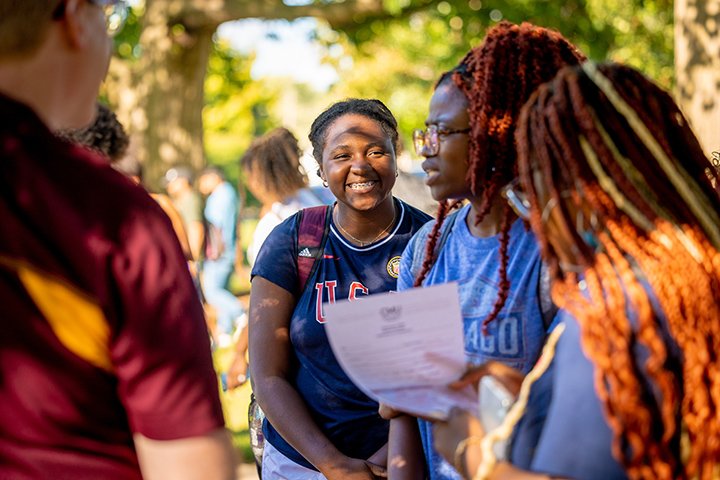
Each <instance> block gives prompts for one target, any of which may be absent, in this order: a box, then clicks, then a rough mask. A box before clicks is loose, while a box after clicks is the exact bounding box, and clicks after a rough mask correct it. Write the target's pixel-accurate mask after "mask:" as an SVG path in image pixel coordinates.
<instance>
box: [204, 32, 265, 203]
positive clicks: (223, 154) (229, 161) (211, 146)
mask: <svg viewBox="0 0 720 480" xmlns="http://www.w3.org/2000/svg"><path fill="white" fill-rule="evenodd" d="M253 60H254V59H253V57H246V56H243V55H241V54H240V53H238V52H236V51H234V50H232V49H231V48H230V47H229V46H228V45H227V44H226V43H225V42H221V41H216V42H215V43H214V48H213V52H212V55H211V56H210V60H209V62H208V69H207V74H206V78H205V107H204V109H203V123H204V126H205V150H206V154H207V158H208V162H209V163H210V164H212V165H218V166H221V167H223V168H224V169H225V171H226V173H227V175H228V177H229V178H230V179H231V181H233V182H234V183H235V184H236V185H237V184H238V180H239V177H240V172H239V168H238V160H239V158H240V156H241V155H242V153H243V152H244V151H245V149H246V148H247V147H248V145H249V144H250V142H251V141H252V139H253V138H254V137H255V136H257V135H261V134H263V133H265V132H266V131H268V130H269V129H271V128H273V127H274V126H276V124H277V121H276V120H275V119H274V118H273V116H272V114H271V113H270V112H271V109H272V106H273V103H274V101H275V99H276V98H277V96H278V92H277V90H276V89H274V88H269V87H268V85H265V84H264V83H263V82H259V81H256V80H253V79H252V77H251V76H250V69H251V67H252V62H253ZM250 203H251V204H253V203H254V200H253V199H250Z"/></svg>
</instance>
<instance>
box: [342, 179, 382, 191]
mask: <svg viewBox="0 0 720 480" xmlns="http://www.w3.org/2000/svg"><path fill="white" fill-rule="evenodd" d="M376 183H377V181H375V180H370V181H367V182H354V183H348V185H347V186H348V188H350V189H351V190H363V189H366V188H370V187H372V186H373V185H375V184H376Z"/></svg>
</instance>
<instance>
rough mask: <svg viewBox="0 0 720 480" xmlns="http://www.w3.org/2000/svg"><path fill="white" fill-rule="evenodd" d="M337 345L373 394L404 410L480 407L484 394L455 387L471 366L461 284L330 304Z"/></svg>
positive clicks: (329, 324)
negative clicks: (479, 396) (468, 364)
mask: <svg viewBox="0 0 720 480" xmlns="http://www.w3.org/2000/svg"><path fill="white" fill-rule="evenodd" d="M324 309H325V314H326V318H327V321H326V323H325V331H326V332H327V336H328V339H329V340H330V346H331V347H332V349H333V352H334V353H335V357H336V358H337V360H338V362H339V363H340V366H341V367H342V368H343V370H345V372H346V373H347V375H348V376H349V377H350V379H351V380H352V381H353V382H354V383H355V384H356V385H357V386H358V387H359V388H360V389H361V390H362V391H363V392H365V393H366V394H367V395H368V396H370V397H371V398H373V399H375V400H376V401H378V402H381V403H384V404H386V405H388V406H390V407H393V408H394V409H396V410H400V411H404V412H408V413H411V414H414V415H419V416H424V417H431V418H437V419H444V418H446V417H447V415H448V413H449V412H450V410H451V409H452V407H454V406H457V407H461V408H464V409H466V410H468V411H470V412H476V411H477V394H476V393H475V392H474V391H473V389H472V388H470V387H468V388H467V389H465V390H462V391H454V390H450V389H449V388H447V385H448V383H450V382H452V381H454V380H457V379H458V378H459V377H460V376H461V375H462V374H463V373H464V372H465V368H466V362H465V353H464V352H465V349H464V342H463V329H462V316H461V313H460V304H459V300H458V289H457V284H455V283H448V284H443V285H436V286H432V287H426V288H416V289H413V290H407V291H404V292H390V293H383V294H377V295H371V296H369V297H366V298H362V299H358V300H353V301H342V302H337V303H334V304H326V305H324Z"/></svg>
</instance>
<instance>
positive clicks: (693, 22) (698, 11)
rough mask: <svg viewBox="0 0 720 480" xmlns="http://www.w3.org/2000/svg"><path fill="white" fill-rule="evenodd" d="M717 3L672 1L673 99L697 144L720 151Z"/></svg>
mask: <svg viewBox="0 0 720 480" xmlns="http://www.w3.org/2000/svg"><path fill="white" fill-rule="evenodd" d="M719 29H720V0H675V78H676V79H677V95H676V98H677V100H678V103H679V104H680V107H681V108H682V110H683V113H684V114H685V115H686V116H687V117H688V120H689V121H690V124H691V125H692V127H693V130H694V131H695V133H696V134H697V136H698V138H699V139H700V144H701V145H702V147H703V149H704V150H705V152H706V153H707V156H708V157H710V156H711V152H712V151H717V150H720V35H719V34H718V32H719Z"/></svg>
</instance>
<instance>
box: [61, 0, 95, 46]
mask: <svg viewBox="0 0 720 480" xmlns="http://www.w3.org/2000/svg"><path fill="white" fill-rule="evenodd" d="M84 6H85V5H84V2H83V0H66V1H65V14H64V17H63V24H64V25H65V36H66V38H67V40H68V43H69V44H70V45H71V46H72V47H73V48H84V47H85V46H87V45H88V42H89V32H88V25H87V18H86V16H87V10H85V9H84V8H83V7H84Z"/></svg>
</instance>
